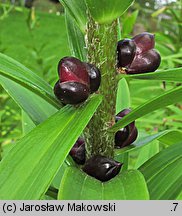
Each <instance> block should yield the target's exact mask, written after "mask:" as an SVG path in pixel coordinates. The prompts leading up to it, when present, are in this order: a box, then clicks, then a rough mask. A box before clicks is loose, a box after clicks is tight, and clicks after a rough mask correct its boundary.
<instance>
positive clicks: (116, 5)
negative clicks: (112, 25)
mask: <svg viewBox="0 0 182 216" xmlns="http://www.w3.org/2000/svg"><path fill="white" fill-rule="evenodd" d="M85 2H86V4H87V7H88V9H89V11H90V13H91V15H92V17H93V18H94V20H95V21H96V22H98V23H101V24H102V23H109V22H112V21H113V20H115V19H116V18H117V17H119V16H121V15H122V14H123V13H124V12H125V11H126V10H127V9H128V8H129V6H130V5H131V4H132V3H133V0H114V1H113V0H99V1H98V0H85Z"/></svg>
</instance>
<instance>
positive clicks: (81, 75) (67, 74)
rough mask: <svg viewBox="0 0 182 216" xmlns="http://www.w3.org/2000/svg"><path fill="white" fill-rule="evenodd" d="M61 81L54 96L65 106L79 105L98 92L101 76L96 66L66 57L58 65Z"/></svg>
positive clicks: (56, 85)
mask: <svg viewBox="0 0 182 216" xmlns="http://www.w3.org/2000/svg"><path fill="white" fill-rule="evenodd" d="M58 74H59V81H58V82H57V83H56V84H55V86H54V94H55V95H56V97H57V98H58V99H59V100H61V102H62V103H63V104H79V103H81V102H83V101H85V100H86V99H87V98H88V96H89V94H90V93H93V92H95V91H97V90H98V88H99V85H100V82H101V75H100V71H99V70H98V68H96V67H95V66H94V65H92V64H89V63H85V62H81V61H80V60H79V59H77V58H74V57H64V58H63V59H61V60H60V61H59V64H58Z"/></svg>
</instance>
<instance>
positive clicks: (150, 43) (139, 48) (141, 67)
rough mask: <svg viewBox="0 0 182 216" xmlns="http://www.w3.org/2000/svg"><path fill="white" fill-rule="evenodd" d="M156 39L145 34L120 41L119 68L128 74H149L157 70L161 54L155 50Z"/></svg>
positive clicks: (118, 47) (118, 46)
mask: <svg viewBox="0 0 182 216" xmlns="http://www.w3.org/2000/svg"><path fill="white" fill-rule="evenodd" d="M154 45H155V37H154V35H153V34H150V33H148V32H144V33H142V34H138V35H136V36H135V37H133V38H132V39H124V40H121V41H118V45H117V67H118V68H119V69H122V70H121V71H123V70H124V71H125V73H127V74H137V73H147V72H153V71H155V70H157V68H158V67H159V65H160V62H161V57H160V54H159V53H158V52H157V51H156V50H155V49H154Z"/></svg>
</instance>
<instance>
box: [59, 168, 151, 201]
mask: <svg viewBox="0 0 182 216" xmlns="http://www.w3.org/2000/svg"><path fill="white" fill-rule="evenodd" d="M71 191H72V192H71ZM73 191H74V192H73ZM58 199H63V200H146V199H149V194H148V190H147V187H146V183H145V179H144V177H143V175H142V174H141V173H140V172H139V171H137V170H128V171H125V172H123V173H120V174H119V175H117V176H116V177H114V178H113V179H111V180H110V181H108V182H104V183H102V182H100V181H98V180H96V179H94V178H92V177H90V176H88V175H86V174H85V173H83V172H82V171H80V170H79V169H77V168H74V167H69V168H67V170H66V171H65V173H64V176H63V179H62V181H61V184H60V188H59V194H58Z"/></svg>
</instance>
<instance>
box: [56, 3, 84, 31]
mask: <svg viewBox="0 0 182 216" xmlns="http://www.w3.org/2000/svg"><path fill="white" fill-rule="evenodd" d="M60 2H61V3H62V4H63V6H64V8H65V9H66V10H67V11H68V12H69V14H70V15H71V17H72V18H73V19H74V20H75V22H76V24H77V25H78V26H79V28H80V30H81V31H82V32H83V33H84V32H85V27H86V22H87V14H86V11H87V7H86V4H85V1H84V0H60Z"/></svg>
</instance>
